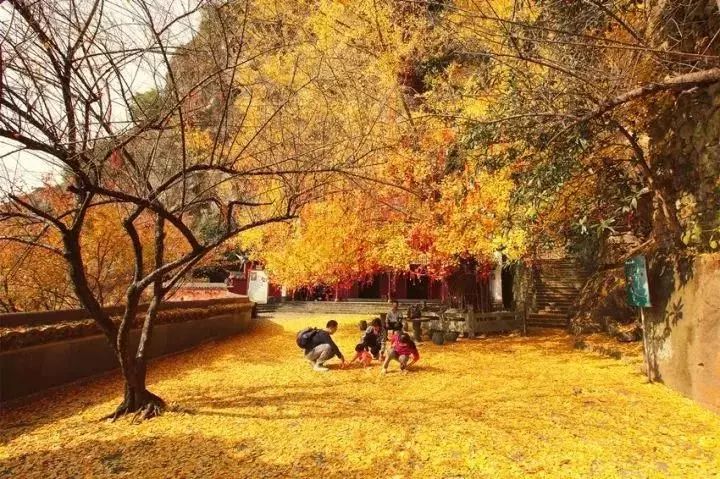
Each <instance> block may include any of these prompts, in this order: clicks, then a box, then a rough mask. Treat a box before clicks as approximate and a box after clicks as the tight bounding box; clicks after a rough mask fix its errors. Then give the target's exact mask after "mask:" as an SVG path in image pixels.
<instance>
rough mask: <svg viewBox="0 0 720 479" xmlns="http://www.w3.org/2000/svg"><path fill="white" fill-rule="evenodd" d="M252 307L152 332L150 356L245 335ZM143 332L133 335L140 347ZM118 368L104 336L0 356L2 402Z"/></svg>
mask: <svg viewBox="0 0 720 479" xmlns="http://www.w3.org/2000/svg"><path fill="white" fill-rule="evenodd" d="M251 310H252V303H249V302H245V303H240V304H238V305H237V308H235V309H234V310H233V311H232V312H231V313H227V311H225V312H224V313H222V314H219V315H216V316H209V317H206V318H202V319H194V320H189V321H182V322H176V323H167V324H158V325H156V326H155V327H154V328H153V338H152V342H151V344H150V349H149V357H150V358H155V357H159V356H163V355H166V354H170V353H175V352H178V351H182V350H186V349H190V348H193V347H195V346H197V345H199V344H200V343H202V342H205V341H207V340H210V339H217V338H225V337H228V336H232V335H235V334H239V333H242V332H245V331H247V330H248V329H249V328H250V327H251V325H252V319H251V318H250V312H251ZM139 337H140V330H139V329H135V330H133V331H131V333H130V341H131V344H132V345H133V347H136V346H137V344H138V341H139ZM117 368H119V364H118V361H117V359H116V358H115V356H114V355H113V353H112V349H111V348H110V345H109V344H108V342H107V339H106V338H105V337H104V336H102V335H94V336H87V337H83V338H77V339H70V340H66V341H56V342H51V343H47V344H40V345H37V346H31V347H27V348H21V349H15V350H10V351H4V352H0V402H5V401H10V400H13V399H18V398H21V397H23V396H27V395H29V394H33V393H36V392H40V391H43V390H45V389H48V388H51V387H54V386H59V385H61V384H66V383H69V382H72V381H77V380H79V379H83V378H87V377H90V376H95V375H97V374H100V373H103V372H107V371H111V370H113V369H117Z"/></svg>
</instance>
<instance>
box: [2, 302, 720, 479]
mask: <svg viewBox="0 0 720 479" xmlns="http://www.w3.org/2000/svg"><path fill="white" fill-rule="evenodd" d="M336 318H338V319H339V320H340V321H341V329H340V332H339V333H338V343H339V344H340V347H341V348H342V349H343V350H344V351H345V352H346V354H347V355H348V356H350V353H351V352H352V350H353V349H352V346H353V345H354V343H355V341H356V340H357V337H358V336H359V331H358V330H357V327H356V326H355V325H356V323H357V321H358V320H360V319H363V317H359V316H355V317H351V316H343V317H336ZM327 319H329V316H326V315H317V316H290V315H284V316H281V315H277V316H276V317H275V318H273V319H270V320H268V319H262V320H259V322H258V325H257V327H256V328H255V330H254V331H253V332H252V333H251V334H248V335H245V336H241V337H236V338H232V339H229V340H225V341H222V342H218V343H211V344H206V345H204V346H202V347H201V348H199V349H196V350H194V351H192V352H189V353H184V354H181V355H177V356H174V357H169V358H165V359H162V360H159V361H156V362H154V363H153V365H152V368H151V372H150V383H151V389H152V391H154V392H155V393H158V394H159V395H161V396H162V397H164V398H165V399H166V400H168V401H169V402H171V403H173V404H174V410H173V411H171V412H168V413H167V414H165V415H164V416H162V417H160V418H156V419H152V420H150V421H146V422H144V423H142V424H139V425H131V424H130V420H129V419H123V420H119V421H118V422H117V423H115V424H110V423H107V422H99V421H98V419H99V418H100V417H101V416H103V415H104V414H106V413H108V412H109V411H110V410H112V409H113V407H114V406H115V405H117V403H118V402H119V401H120V389H121V383H120V382H119V379H118V377H117V376H116V375H112V376H110V377H105V378H102V379H98V380H94V381H92V382H90V383H89V384H86V385H73V386H69V387H65V388H63V389H61V390H58V391H55V392H52V393H50V394H48V395H45V396H44V397H43V398H40V399H35V400H33V401H31V402H28V403H27V404H25V405H23V406H19V407H15V408H10V409H8V410H5V411H3V412H2V419H1V423H0V477H3V478H4V477H17V478H32V477H38V478H50V477H78V478H84V477H144V478H151V477H158V478H161V477H162V478H164V477H177V478H196V477H197V478H199V477H202V478H205V477H218V478H220V477H222V478H226V477H227V478H236V477H247V478H268V477H294V478H295V477H297V478H300V477H308V478H310V477H311V478H319V477H323V478H335V477H337V478H355V477H358V478H364V479H367V478H376V477H384V478H386V477H387V478H411V477H412V478H422V477H428V478H483V477H488V478H506V477H553V478H564V477H577V478H590V477H595V478H605V477H607V478H625V477H627V478H646V477H647V478H650V477H652V478H654V477H658V478H659V477H677V478H703V479H705V478H713V477H720V475H719V473H718V471H720V416H718V415H715V414H713V413H711V412H709V411H706V410H704V409H702V408H701V407H700V406H697V405H695V404H694V403H693V402H691V401H690V400H688V399H685V398H683V397H681V396H680V395H678V394H676V393H674V392H673V391H671V390H669V389H667V388H665V387H664V386H662V385H658V384H647V383H646V382H645V380H644V378H643V376H642V375H641V374H640V373H639V365H640V361H639V359H638V358H637V357H632V356H625V355H624V356H623V358H622V359H621V360H617V359H613V358H610V357H606V356H603V355H599V354H596V353H594V352H591V351H580V350H577V349H575V348H574V345H573V340H572V339H571V338H570V337H568V336H566V335H564V334H562V333H548V332H544V333H534V334H532V335H531V336H529V337H521V336H510V337H491V338H484V339H477V340H461V341H459V342H457V343H453V344H449V345H445V346H435V345H432V344H428V343H423V344H421V345H420V353H421V355H422V358H421V362H420V363H418V365H417V369H415V370H414V371H413V372H412V373H411V374H408V375H406V376H403V375H400V374H398V373H397V372H396V371H397V368H395V369H394V370H393V372H391V373H390V374H388V375H387V376H384V377H381V376H380V375H379V368H378V366H377V365H375V367H374V368H372V369H366V370H364V369H362V368H353V369H349V370H336V369H333V370H332V371H330V372H328V373H315V372H313V371H311V370H310V368H309V366H308V364H307V363H306V362H305V361H303V359H302V357H301V355H300V353H299V350H298V349H297V347H296V346H295V344H294V337H295V332H296V331H297V330H299V329H301V328H302V327H304V326H306V325H321V323H324V322H325V321H327ZM365 319H367V318H365Z"/></svg>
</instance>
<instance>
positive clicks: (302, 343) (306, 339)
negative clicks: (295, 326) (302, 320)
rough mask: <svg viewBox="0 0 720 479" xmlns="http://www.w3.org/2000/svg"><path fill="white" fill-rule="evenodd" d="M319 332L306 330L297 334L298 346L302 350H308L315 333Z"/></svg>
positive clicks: (313, 329) (310, 329) (314, 329)
mask: <svg viewBox="0 0 720 479" xmlns="http://www.w3.org/2000/svg"><path fill="white" fill-rule="evenodd" d="M317 332H318V329H317V328H305V329H303V330H301V331H300V332H298V333H297V339H296V342H297V345H298V347H299V348H300V349H308V347H309V346H310V341H311V340H312V338H313V336H315V333H317Z"/></svg>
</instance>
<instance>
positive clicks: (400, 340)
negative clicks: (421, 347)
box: [380, 333, 420, 374]
mask: <svg viewBox="0 0 720 479" xmlns="http://www.w3.org/2000/svg"><path fill="white" fill-rule="evenodd" d="M392 341H393V344H392V348H391V349H390V352H389V353H388V355H387V357H386V358H385V363H384V364H383V367H382V370H381V371H380V373H381V374H385V373H387V368H388V365H389V364H390V360H391V359H394V360H396V361H397V362H399V363H400V371H401V372H403V373H405V372H407V368H409V367H410V366H412V365H413V364H415V363H416V362H418V360H419V359H420V353H419V352H418V349H417V346H415V343H414V342H413V340H412V339H410V335H409V334H407V333H402V334H398V335H395V336H394V337H393V339H392ZM411 357H412V359H410V358H411Z"/></svg>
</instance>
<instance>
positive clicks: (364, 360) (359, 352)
mask: <svg viewBox="0 0 720 479" xmlns="http://www.w3.org/2000/svg"><path fill="white" fill-rule="evenodd" d="M372 360H373V357H372V354H370V351H368V348H367V346H365V344H364V343H360V344H358V345H357V346H355V356H354V357H353V358H352V360H350V364H352V363H354V362H355V361H357V362H359V363H360V364H362V366H363V367H364V368H366V367H368V366H370V364H371V363H372Z"/></svg>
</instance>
